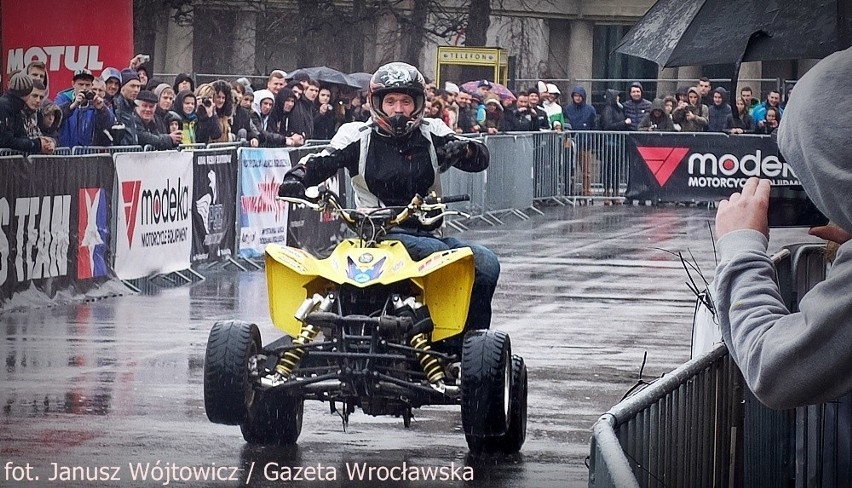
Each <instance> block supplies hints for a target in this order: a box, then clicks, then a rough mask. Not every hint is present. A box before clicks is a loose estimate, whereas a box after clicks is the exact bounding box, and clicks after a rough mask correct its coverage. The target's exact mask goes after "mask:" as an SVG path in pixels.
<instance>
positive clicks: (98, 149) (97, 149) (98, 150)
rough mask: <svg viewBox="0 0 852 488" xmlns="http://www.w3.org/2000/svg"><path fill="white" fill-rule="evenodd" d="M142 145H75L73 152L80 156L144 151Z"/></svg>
mask: <svg viewBox="0 0 852 488" xmlns="http://www.w3.org/2000/svg"><path fill="white" fill-rule="evenodd" d="M144 150H145V148H144V147H142V146H74V147H73V148H72V150H71V154H72V155H74V156H80V155H83V154H115V153H123V152H142V151H144Z"/></svg>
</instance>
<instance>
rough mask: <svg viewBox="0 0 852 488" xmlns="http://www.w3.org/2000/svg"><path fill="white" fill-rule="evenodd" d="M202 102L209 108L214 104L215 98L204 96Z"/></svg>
mask: <svg viewBox="0 0 852 488" xmlns="http://www.w3.org/2000/svg"><path fill="white" fill-rule="evenodd" d="M201 104H202V105H204V106H205V107H207V108H210V107H212V106H213V99H212V98H202V99H201Z"/></svg>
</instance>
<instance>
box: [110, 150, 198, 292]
mask: <svg viewBox="0 0 852 488" xmlns="http://www.w3.org/2000/svg"><path fill="white" fill-rule="evenodd" d="M115 168H116V177H117V179H118V185H117V186H118V190H117V191H118V208H117V209H116V212H117V214H118V215H117V216H118V218H117V221H118V223H117V225H116V227H117V230H116V253H115V272H116V274H117V275H118V277H119V278H121V279H123V280H132V279H137V278H143V277H146V276H153V275H156V274H161V273H172V272H175V271H180V270H184V269H187V268H189V266H190V254H191V252H192V208H193V202H192V196H193V171H192V152H189V151H188V152H176V151H161V152H139V153H119V154H116V155H115Z"/></svg>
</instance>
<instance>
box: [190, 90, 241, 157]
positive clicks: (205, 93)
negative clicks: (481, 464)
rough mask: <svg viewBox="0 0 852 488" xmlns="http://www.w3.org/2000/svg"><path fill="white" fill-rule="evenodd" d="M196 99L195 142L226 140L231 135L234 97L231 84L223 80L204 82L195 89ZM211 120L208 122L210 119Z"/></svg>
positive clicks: (205, 142) (206, 142)
mask: <svg viewBox="0 0 852 488" xmlns="http://www.w3.org/2000/svg"><path fill="white" fill-rule="evenodd" d="M195 97H196V99H197V100H198V109H197V111H196V114H197V115H198V127H197V129H196V131H195V139H196V142H198V143H201V144H208V143H211V142H228V141H229V140H230V135H231V122H232V120H231V115H232V114H233V113H234V98H233V97H232V96H231V85H230V84H229V83H228V82H227V81H224V80H216V81H214V82H213V83H204V84H202V85H199V86H198V88H197V89H196V90H195ZM211 120H212V121H213V122H215V123H213V122H210V121H211Z"/></svg>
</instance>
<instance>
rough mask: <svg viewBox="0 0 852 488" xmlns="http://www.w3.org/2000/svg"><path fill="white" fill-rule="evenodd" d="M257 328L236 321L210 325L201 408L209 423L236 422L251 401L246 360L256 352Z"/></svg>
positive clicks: (251, 358) (244, 412) (258, 349)
mask: <svg viewBox="0 0 852 488" xmlns="http://www.w3.org/2000/svg"><path fill="white" fill-rule="evenodd" d="M260 348H261V342H260V331H259V330H258V329H257V326H256V325H255V324H250V323H248V322H243V321H240V320H227V321H218V322H216V323H215V324H213V328H212V329H211V330H210V335H209V337H208V339H207V351H206V353H205V355H204V410H205V411H206V412H207V418H208V419H210V421H211V422H215V423H217V424H226V425H238V424H240V423H241V422H243V420H244V419H245V417H246V412H247V406H248V405H250V404H252V402H253V401H254V394H255V393H254V388H253V387H252V384H251V381H250V380H249V367H250V365H249V362H250V361H253V360H254V358H255V356H256V355H257V353H258V351H260Z"/></svg>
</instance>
